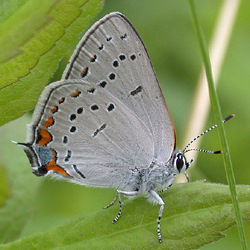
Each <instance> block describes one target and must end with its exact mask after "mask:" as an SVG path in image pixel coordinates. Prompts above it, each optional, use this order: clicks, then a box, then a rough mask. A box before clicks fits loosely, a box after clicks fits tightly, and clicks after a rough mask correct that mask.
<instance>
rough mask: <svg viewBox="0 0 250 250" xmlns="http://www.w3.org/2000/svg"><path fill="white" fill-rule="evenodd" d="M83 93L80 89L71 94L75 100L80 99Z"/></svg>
mask: <svg viewBox="0 0 250 250" xmlns="http://www.w3.org/2000/svg"><path fill="white" fill-rule="evenodd" d="M81 93H82V92H81V91H80V90H79V89H76V90H75V92H73V93H71V94H70V96H71V97H73V98H76V97H78V96H79V95H80V94H81Z"/></svg>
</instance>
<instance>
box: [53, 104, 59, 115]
mask: <svg viewBox="0 0 250 250" xmlns="http://www.w3.org/2000/svg"><path fill="white" fill-rule="evenodd" d="M57 111H58V106H57V105H55V106H54V107H53V108H52V109H51V113H52V114H55V113H56V112H57Z"/></svg>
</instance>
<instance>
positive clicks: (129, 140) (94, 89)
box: [26, 80, 154, 190]
mask: <svg viewBox="0 0 250 250" xmlns="http://www.w3.org/2000/svg"><path fill="white" fill-rule="evenodd" d="M40 113H42V116H40V115H36V114H40ZM34 114H35V115H34V118H33V121H32V125H31V126H30V129H31V133H30V138H28V140H27V142H28V143H27V145H32V146H31V147H29V148H28V152H27V154H28V156H29V158H34V159H33V164H32V165H33V171H34V173H35V174H37V175H43V174H46V173H47V172H48V171H50V170H53V172H54V173H57V174H59V175H58V177H60V176H66V177H68V178H69V180H71V181H75V182H77V183H80V184H85V185H90V186H100V187H105V186H106V187H116V188H125V189H131V190H135V189H136V185H137V183H136V180H138V176H137V175H138V169H142V168H145V167H146V166H149V165H150V163H151V161H152V156H153V154H154V148H153V137H152V134H151V132H150V130H149V129H148V128H147V126H146V125H145V124H144V123H143V121H141V120H140V119H138V117H137V115H136V114H135V113H134V112H133V111H132V110H130V109H128V107H126V106H125V104H124V103H123V102H122V101H121V100H120V99H119V98H117V97H115V96H113V95H112V94H111V93H110V92H109V91H107V90H106V89H105V88H102V87H101V86H99V85H96V84H92V83H88V82H85V81H84V80H67V81H66V80H65V81H59V82H55V83H52V84H50V85H49V86H47V87H46V88H45V90H44V91H43V93H42V95H41V97H40V100H39V102H38V105H37V107H36V109H35V112H34ZM27 145H26V146H27ZM37 155H38V157H37ZM36 157H37V158H38V159H36ZM31 162H32V161H31ZM38 162H40V164H39V163H38ZM41 165H43V166H42V167H41ZM50 173H51V171H50Z"/></svg>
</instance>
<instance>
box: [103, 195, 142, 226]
mask: <svg viewBox="0 0 250 250" xmlns="http://www.w3.org/2000/svg"><path fill="white" fill-rule="evenodd" d="M137 193H138V191H122V190H117V195H116V197H115V199H114V200H113V201H112V202H111V203H110V204H109V205H107V206H106V207H104V208H105V209H106V208H109V207H111V206H112V205H113V204H114V203H115V201H116V200H117V199H118V201H119V204H120V209H119V212H118V214H117V216H116V217H115V218H114V219H113V221H112V223H115V222H117V221H118V219H119V218H120V216H121V214H122V206H123V202H122V199H121V194H123V195H126V196H134V195H136V194H137Z"/></svg>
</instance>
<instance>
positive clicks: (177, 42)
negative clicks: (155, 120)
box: [0, 0, 250, 250]
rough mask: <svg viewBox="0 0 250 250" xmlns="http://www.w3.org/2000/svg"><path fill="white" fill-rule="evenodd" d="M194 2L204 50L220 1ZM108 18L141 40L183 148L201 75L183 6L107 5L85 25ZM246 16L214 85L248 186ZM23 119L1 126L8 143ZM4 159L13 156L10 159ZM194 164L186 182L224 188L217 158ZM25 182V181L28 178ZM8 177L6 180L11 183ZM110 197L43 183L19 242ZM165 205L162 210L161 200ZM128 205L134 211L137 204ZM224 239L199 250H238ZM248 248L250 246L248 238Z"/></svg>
mask: <svg viewBox="0 0 250 250" xmlns="http://www.w3.org/2000/svg"><path fill="white" fill-rule="evenodd" d="M196 3H197V10H198V13H199V16H200V19H201V23H202V26H203V28H204V32H205V36H206V39H207V42H208V43H209V41H210V40H211V34H212V31H213V29H214V25H215V22H216V20H217V18H218V14H219V11H220V8H221V4H222V1H211V0H210V1H196ZM112 11H119V12H121V13H123V14H124V15H125V16H126V17H127V18H128V19H129V20H130V21H131V23H132V24H133V25H134V27H135V28H136V30H137V31H138V33H139V34H140V36H141V37H142V40H143V41H144V43H145V45H146V47H147V50H148V52H149V55H150V58H151V60H152V63H153V65H154V68H155V71H156V74H157V77H158V80H159V82H160V85H161V87H162V89H163V92H164V96H165V99H166V102H167V104H168V107H169V109H170V112H171V114H172V117H173V120H174V123H175V127H176V131H177V147H178V146H179V147H183V145H185V144H186V143H188V142H184V141H183V138H184V137H185V132H186V126H187V122H188V120H189V114H190V112H191V107H192V101H193V96H194V93H195V89H196V85H197V80H198V76H199V73H200V70H201V55H200V49H199V45H198V42H197V37H196V34H195V31H194V27H193V21H192V17H191V13H190V8H189V5H188V1H184V0H175V1H173V0H165V1H162V0H154V1H152V0H144V1H140V0H126V1H123V0H106V4H105V7H104V9H103V10H102V11H101V12H100V13H99V15H98V16H97V17H96V19H95V20H93V22H92V23H94V21H97V20H98V19H100V18H101V17H103V16H104V15H105V14H107V13H109V12H112ZM249 11H250V2H249V1H242V2H241V5H240V8H239V12H238V14H237V18H236V23H235V26H234V29H233V33H232V37H231V40H230V43H229V47H228V50H227V54H226V57H225V61H224V63H223V68H222V71H221V75H220V77H219V85H218V95H219V98H220V103H221V108H222V113H223V116H224V117H226V116H227V115H229V114H231V113H234V114H236V117H235V118H234V119H233V120H231V121H230V122H228V123H227V124H226V132H227V136H228V141H229V146H230V150H231V156H232V161H233V166H234V173H235V178H236V182H237V184H250V167H249V162H250V154H249V150H250V145H249V142H250V126H249V124H250V117H249V107H250V104H249V96H250V95H249V93H250V91H249V88H250V83H249V79H250V28H249V27H250V15H249V13H250V12H249ZM73 50H74V47H73V48H72V50H71V51H70V52H68V53H67V54H66V56H65V58H63V60H62V61H61V62H60V67H59V68H58V70H57V72H56V74H55V75H54V76H53V78H52V80H51V81H55V80H59V79H60V78H61V74H62V72H63V70H64V68H65V65H66V63H67V60H68V58H69V57H70V55H71V53H72V52H73ZM30 119H31V113H28V114H26V115H25V116H24V117H22V118H20V119H18V120H16V121H14V122H11V123H9V124H7V125H5V126H4V129H5V131H9V133H10V138H11V139H13V140H16V141H25V138H26V125H25V124H26V123H29V122H30ZM206 124H207V125H206V128H207V127H210V126H211V125H213V124H214V119H213V114H212V113H211V112H210V115H209V118H208V121H207V123H206ZM16 127H18V128H20V130H19V131H16V130H15V128H16ZM204 129H205V128H204ZM1 131H2V130H0V133H1ZM17 132H18V133H17ZM200 132H202V131H197V133H196V134H195V135H193V136H196V135H198V134H199V133H200ZM6 136H7V135H6ZM6 147H7V148H8V149H9V151H8V152H9V153H10V152H13V150H16V149H14V147H16V146H15V145H13V144H11V143H10V144H9V145H7V146H6ZM201 148H204V149H210V150H218V149H220V141H219V137H218V133H217V131H214V132H211V133H210V134H209V135H206V136H204V138H203V140H202V145H201ZM18 151H19V153H18V156H17V157H22V158H25V159H26V156H25V154H24V153H23V152H22V149H21V148H18ZM6 153H7V152H6ZM19 155H20V156H19ZM10 157H13V156H12V155H11V154H10ZM187 157H188V156H187ZM25 165H26V166H25V167H27V168H30V164H29V162H28V160H27V159H26V164H25ZM195 165H196V166H195V168H193V169H190V171H189V175H190V178H191V180H192V181H195V180H201V179H206V180H207V181H208V182H215V183H225V184H226V183H227V181H226V175H225V171H224V166H223V159H222V156H220V155H208V154H202V153H200V154H199V155H198V157H197V159H195ZM30 175H32V173H31V171H30ZM14 178H15V177H12V179H13V181H14ZM34 181H37V182H38V181H41V179H39V178H36V177H35V176H34ZM114 196H115V191H114V190H105V189H97V188H86V187H83V186H78V185H74V184H71V183H67V182H60V181H55V180H49V179H43V181H42V182H41V186H40V188H39V191H38V195H37V198H36V200H35V208H34V210H33V216H32V218H31V220H30V221H29V222H28V224H27V226H26V228H25V231H24V232H23V236H24V235H28V234H31V233H33V232H34V231H39V230H41V231H42V230H44V229H45V228H48V227H50V226H51V225H56V224H58V223H61V222H63V221H66V220H67V219H69V218H72V217H75V216H76V215H82V214H85V213H89V212H92V211H97V210H100V209H102V207H103V206H105V205H107V204H108V203H109V202H110V201H111V200H112V199H113V198H114ZM165 202H166V209H167V200H165ZM134 205H135V206H136V200H135V201H134ZM44 218H46V220H45V219H44ZM244 225H245V229H246V235H247V236H248V235H249V234H250V222H245V223H244ZM226 234H227V237H225V238H224V239H222V240H220V241H218V242H215V243H213V244H210V245H207V246H204V247H202V248H201V249H203V250H205V249H206V250H208V249H209V250H210V249H239V248H240V244H239V240H238V235H237V229H236V227H234V228H231V229H229V230H228V231H226ZM248 244H249V245H250V239H249V237H248Z"/></svg>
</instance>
